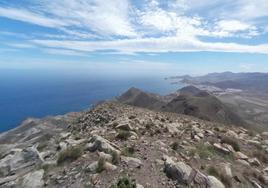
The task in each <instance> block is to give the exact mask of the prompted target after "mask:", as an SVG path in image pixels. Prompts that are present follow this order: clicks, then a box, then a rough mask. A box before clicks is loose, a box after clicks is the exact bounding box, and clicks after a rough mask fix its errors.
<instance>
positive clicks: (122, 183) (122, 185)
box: [110, 175, 137, 188]
mask: <svg viewBox="0 0 268 188" xmlns="http://www.w3.org/2000/svg"><path fill="white" fill-rule="evenodd" d="M136 187H137V184H136V182H135V180H133V179H131V178H130V177H128V176H127V175H125V176H123V177H120V178H119V179H118V180H117V183H116V184H112V185H111V186H110V188H136Z"/></svg>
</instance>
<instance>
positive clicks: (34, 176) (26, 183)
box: [22, 169, 44, 188]
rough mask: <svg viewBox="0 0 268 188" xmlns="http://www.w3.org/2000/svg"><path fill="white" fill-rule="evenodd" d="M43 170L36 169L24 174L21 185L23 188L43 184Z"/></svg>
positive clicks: (34, 187) (37, 186) (38, 187)
mask: <svg viewBox="0 0 268 188" xmlns="http://www.w3.org/2000/svg"><path fill="white" fill-rule="evenodd" d="M43 176H44V170H43V169H41V170H38V171H35V172H31V173H29V174H26V175H25V176H24V178H23V181H22V187H24V188H41V187H43V186H44V180H43Z"/></svg>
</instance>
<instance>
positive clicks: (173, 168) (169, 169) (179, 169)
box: [164, 157, 192, 184]
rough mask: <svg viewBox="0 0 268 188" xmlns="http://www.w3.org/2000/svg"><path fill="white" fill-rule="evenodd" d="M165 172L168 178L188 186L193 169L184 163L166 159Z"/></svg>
mask: <svg viewBox="0 0 268 188" xmlns="http://www.w3.org/2000/svg"><path fill="white" fill-rule="evenodd" d="M164 171H165V173H166V174H167V176H168V177H169V178H171V179H173V180H176V181H177V182H178V183H181V184H188V183H189V178H190V174H191V171H192V168H191V167H190V166H188V165H187V164H185V163H184V162H177V163H175V162H174V161H173V160H172V159H171V158H168V157H167V158H166V161H165V163H164Z"/></svg>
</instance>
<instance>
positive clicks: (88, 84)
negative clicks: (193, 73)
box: [0, 70, 182, 132]
mask: <svg viewBox="0 0 268 188" xmlns="http://www.w3.org/2000/svg"><path fill="white" fill-rule="evenodd" d="M130 87H137V88H140V89H143V90H145V91H149V92H155V93H158V94H162V95H164V94H168V93H170V92H172V91H175V90H177V89H179V88H181V87H182V85H174V84H173V85H172V84H171V83H170V81H168V80H165V79H164V77H163V76H100V75H90V74H65V73H60V72H52V73H51V72H45V71H42V72H41V71H40V72H38V71H31V70H24V71H21V70H20V71H16V70H4V71H3V70H0V132H4V131H7V130H9V129H12V128H14V127H16V126H18V125H19V124H20V122H21V121H23V120H25V119H26V118H28V117H37V118H40V117H45V116H49V115H59V114H64V113H67V112H73V111H81V110H84V109H87V108H90V106H91V105H92V104H95V103H96V102H98V101H100V100H106V99H111V98H113V97H115V96H118V95H120V94H121V93H123V92H124V91H126V90H127V89H128V88H130Z"/></svg>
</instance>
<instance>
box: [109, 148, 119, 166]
mask: <svg viewBox="0 0 268 188" xmlns="http://www.w3.org/2000/svg"><path fill="white" fill-rule="evenodd" d="M111 155H112V163H113V164H118V163H119V162H120V154H119V153H118V152H117V151H112V153H111Z"/></svg>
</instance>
